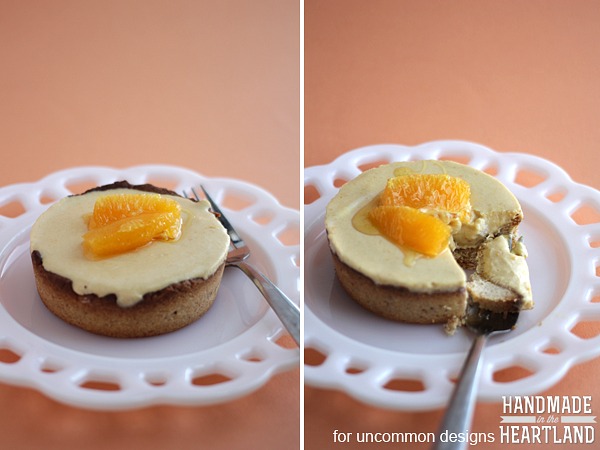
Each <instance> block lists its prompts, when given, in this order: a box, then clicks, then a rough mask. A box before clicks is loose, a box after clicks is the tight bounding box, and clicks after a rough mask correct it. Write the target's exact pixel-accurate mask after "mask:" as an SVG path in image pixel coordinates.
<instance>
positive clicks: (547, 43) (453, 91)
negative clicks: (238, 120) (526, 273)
mask: <svg viewBox="0 0 600 450" xmlns="http://www.w3.org/2000/svg"><path fill="white" fill-rule="evenodd" d="M304 21H305V22H304V33H305V34H304V39H305V41H304V44H305V47H304V55H305V78H304V89H305V97H304V101H305V103H304V111H305V122H304V126H305V129H304V137H305V147H304V165H305V166H306V167H308V166H312V165H316V164H325V163H329V162H330V161H332V160H333V159H334V158H335V157H336V156H338V155H340V154H342V153H344V152H346V151H348V150H351V149H354V148H357V147H361V146H365V145H370V144H380V143H398V144H405V145H415V144H419V143H422V142H426V141H431V140H436V139H463V140H469V141H475V142H479V143H482V144H484V145H487V146H489V147H491V148H494V149H496V150H499V151H517V152H526V153H531V154H535V155H539V156H542V157H545V158H547V159H550V160H551V161H553V162H555V163H557V164H559V165H560V166H562V167H563V168H564V169H565V170H567V172H569V173H570V174H571V176H572V178H573V179H574V180H576V181H578V182H580V183H584V184H588V185H591V186H593V187H595V188H596V189H598V188H600V183H599V182H598V175H597V174H598V168H599V162H600V157H599V156H598V150H599V146H600V144H599V143H600V127H599V126H598V118H599V117H600V83H599V82H598V80H600V44H599V42H600V28H599V27H598V23H599V22H600V2H598V1H582V0H577V1H567V0H529V1H521V0H504V1H491V0H455V1H431V0H426V1H418V0H414V1H409V0H373V1H368V2H367V1H362V0H328V1H319V0H305V17H304ZM596 220H597V217H596ZM539 301H543V299H540V300H539ZM309 356H310V357H312V355H309ZM307 359H308V357H307ZM599 373H600V360H598V359H597V360H594V361H591V362H588V363H585V364H582V365H579V366H577V367H575V368H573V369H572V370H570V371H569V373H568V375H567V376H566V377H565V378H564V379H563V380H562V381H561V382H560V383H558V384H557V385H556V386H554V387H553V388H552V389H550V390H549V391H547V392H544V393H543V394H547V395H592V396H593V404H592V407H593V409H594V412H598V411H600V387H599V385H598V383H597V379H598V374H599ZM500 413H501V407H500V405H498V404H479V405H478V407H477V411H476V418H475V422H474V424H473V427H472V428H471V430H472V431H481V432H488V431H494V430H497V425H498V422H499V416H500ZM441 416H442V411H440V410H438V411H432V412H426V413H402V412H389V411H385V410H381V409H378V408H375V407H371V406H366V405H364V404H362V403H359V402H357V401H355V400H353V399H351V398H349V397H348V396H347V395H345V394H343V393H340V392H334V391H329V390H323V389H316V388H312V387H310V386H308V387H306V389H305V444H306V448H307V449H316V448H318V449H328V448H332V449H333V448H335V449H348V450H350V449H352V448H380V447H381V448H384V447H385V448H387V447H389V446H390V445H391V444H387V447H386V444H381V445H379V446H377V445H373V446H366V445H365V444H363V445H360V444H358V445H350V444H333V442H332V441H333V438H332V433H333V430H335V429H338V430H340V431H354V432H357V431H372V432H377V431H380V432H385V431H388V432H392V431H425V432H428V431H433V432H435V431H437V426H438V423H439V421H440V419H441ZM599 430H600V429H599V428H596V435H598V431H599ZM596 440H598V437H597V438H596ZM594 445H597V444H594ZM402 448H428V446H427V445H413V446H411V445H408V444H405V445H404V446H402ZM473 448H483V449H497V448H508V447H506V446H504V447H502V446H500V445H498V444H495V445H483V444H481V445H479V446H477V447H473ZM519 448H543V447H542V446H539V445H538V446H527V445H520V446H519ZM556 448H567V446H563V447H559V446H557V447H556ZM568 448H576V446H573V447H568ZM582 448H590V446H583V447H582Z"/></svg>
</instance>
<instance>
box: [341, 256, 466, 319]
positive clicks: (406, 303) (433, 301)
mask: <svg viewBox="0 0 600 450" xmlns="http://www.w3.org/2000/svg"><path fill="white" fill-rule="evenodd" d="M333 262H334V267H335V272H336V275H337V277H338V280H339V281H340V284H341V285H342V287H343V288H344V290H345V291H346V292H347V293H348V295H349V296H350V297H351V298H352V299H354V301H356V302H357V303H358V304H360V305H361V306H363V307H364V308H366V309H368V310H369V311H371V312H374V313H375V314H377V315H379V316H382V317H385V318H387V319H392V320H397V321H401V322H409V323H420V324H431V323H447V322H449V321H452V320H456V318H460V317H463V316H464V313H465V308H466V305H467V292H466V289H465V288H459V289H458V290H456V291H449V292H433V293H419V292H412V291H410V290H408V289H406V288H400V287H395V286H386V285H379V284H376V283H375V282H373V280H371V279H370V278H368V277H366V276H365V275H363V274H361V273H360V272H357V271H356V270H354V269H353V268H351V267H350V266H348V265H346V264H345V263H343V262H342V261H340V259H339V258H338V257H337V255H335V254H333Z"/></svg>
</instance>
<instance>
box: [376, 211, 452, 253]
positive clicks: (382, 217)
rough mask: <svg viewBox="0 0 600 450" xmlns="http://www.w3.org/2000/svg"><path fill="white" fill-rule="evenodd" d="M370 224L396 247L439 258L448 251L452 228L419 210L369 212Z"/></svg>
mask: <svg viewBox="0 0 600 450" xmlns="http://www.w3.org/2000/svg"><path fill="white" fill-rule="evenodd" d="M369 220H371V222H372V223H373V225H375V227H377V229H378V230H379V232H380V233H381V234H382V235H383V236H385V237H386V238H388V239H389V240H390V241H392V242H393V243H394V244H396V245H399V246H404V247H408V248H410V249H411V250H414V251H416V252H419V253H422V254H424V255H427V256H437V255H439V254H440V253H441V252H442V251H443V250H444V249H446V248H447V247H448V243H449V240H450V227H448V226H447V225H446V224H445V223H444V222H442V221H441V220H440V219H438V218H437V217H434V216H431V215H429V214H426V213H423V212H421V211H419V210H418V209H415V208H411V207H409V206H386V205H384V206H377V207H375V208H373V209H372V210H371V211H370V212H369Z"/></svg>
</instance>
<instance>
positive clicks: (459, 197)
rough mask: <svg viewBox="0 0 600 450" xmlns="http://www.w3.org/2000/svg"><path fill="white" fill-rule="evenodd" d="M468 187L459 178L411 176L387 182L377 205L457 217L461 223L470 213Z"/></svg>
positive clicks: (403, 176)
mask: <svg viewBox="0 0 600 450" xmlns="http://www.w3.org/2000/svg"><path fill="white" fill-rule="evenodd" d="M470 199H471V187H470V186H469V183H467V182H466V181H465V180H463V179H462V178H457V177H452V176H450V175H446V174H412V175H401V176H398V177H393V178H390V179H389V180H388V182H387V185H386V187H385V189H384V190H383V192H382V193H381V196H380V200H379V202H380V205H388V206H400V205H404V206H410V207H413V208H417V209H421V208H426V209H434V210H442V211H448V212H450V213H454V214H457V215H458V216H459V218H460V219H461V220H462V221H466V220H468V218H469V213H470V211H471V201H470Z"/></svg>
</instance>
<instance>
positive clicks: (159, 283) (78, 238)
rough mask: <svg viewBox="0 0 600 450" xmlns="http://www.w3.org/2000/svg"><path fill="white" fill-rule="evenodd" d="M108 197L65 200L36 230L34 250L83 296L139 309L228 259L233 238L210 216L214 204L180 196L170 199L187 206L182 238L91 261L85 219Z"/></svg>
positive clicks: (207, 274) (43, 217) (32, 242)
mask: <svg viewBox="0 0 600 450" xmlns="http://www.w3.org/2000/svg"><path fill="white" fill-rule="evenodd" d="M131 192H132V191H131V190H129V189H114V190H111V191H110V193H131ZM106 194H107V192H99V191H98V192H90V193H88V194H85V195H80V196H73V197H67V198H64V199H62V200H60V201H58V202H57V203H55V204H54V205H52V206H51V207H50V208H49V209H48V210H47V211H46V212H45V213H44V214H42V215H41V216H40V217H39V218H38V220H37V221H36V222H35V224H34V225H33V227H32V229H31V234H30V249H31V251H32V252H33V251H38V252H39V253H40V254H41V256H42V260H43V264H44V268H45V269H46V270H47V271H49V272H53V273H55V274H57V275H61V276H63V277H65V278H68V279H70V280H72V282H73V290H74V291H75V292H76V293H77V294H79V295H85V294H96V295H98V296H100V297H103V296H105V295H108V294H115V295H116V297H117V303H118V304H119V305H120V306H122V307H128V306H133V305H135V304H136V303H137V302H139V301H140V300H142V298H143V296H144V295H145V294H147V293H150V292H155V291H159V290H161V289H164V288H165V287H167V286H169V285H171V284H173V283H178V282H180V281H184V280H188V279H192V278H204V279H206V278H208V277H210V276H211V275H213V274H214V273H215V271H216V270H217V268H218V267H219V266H220V265H221V264H222V263H223V262H224V261H225V258H226V256H227V250H228V248H229V236H228V235H227V232H226V231H225V229H224V228H223V226H222V225H221V224H220V222H219V221H218V220H217V219H216V218H215V216H214V215H213V214H212V213H211V212H209V204H208V202H206V201H201V202H197V203H196V202H192V201H190V200H187V199H184V198H181V197H176V196H169V197H171V198H173V199H175V200H176V201H177V202H179V204H180V205H181V210H182V219H183V225H182V233H181V237H180V238H179V239H178V240H176V241H166V242H161V241H156V242H153V243H151V244H149V245H147V246H145V247H142V248H139V249H137V250H135V251H132V252H128V253H124V254H121V255H117V256H114V257H110V258H104V259H100V260H90V259H88V258H87V257H86V256H85V255H84V253H83V249H82V246H81V242H82V235H83V234H84V233H85V232H86V231H87V224H86V220H85V217H86V215H88V214H90V213H91V212H92V211H93V208H94V203H95V202H96V199H97V198H99V197H100V196H103V195H106Z"/></svg>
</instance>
